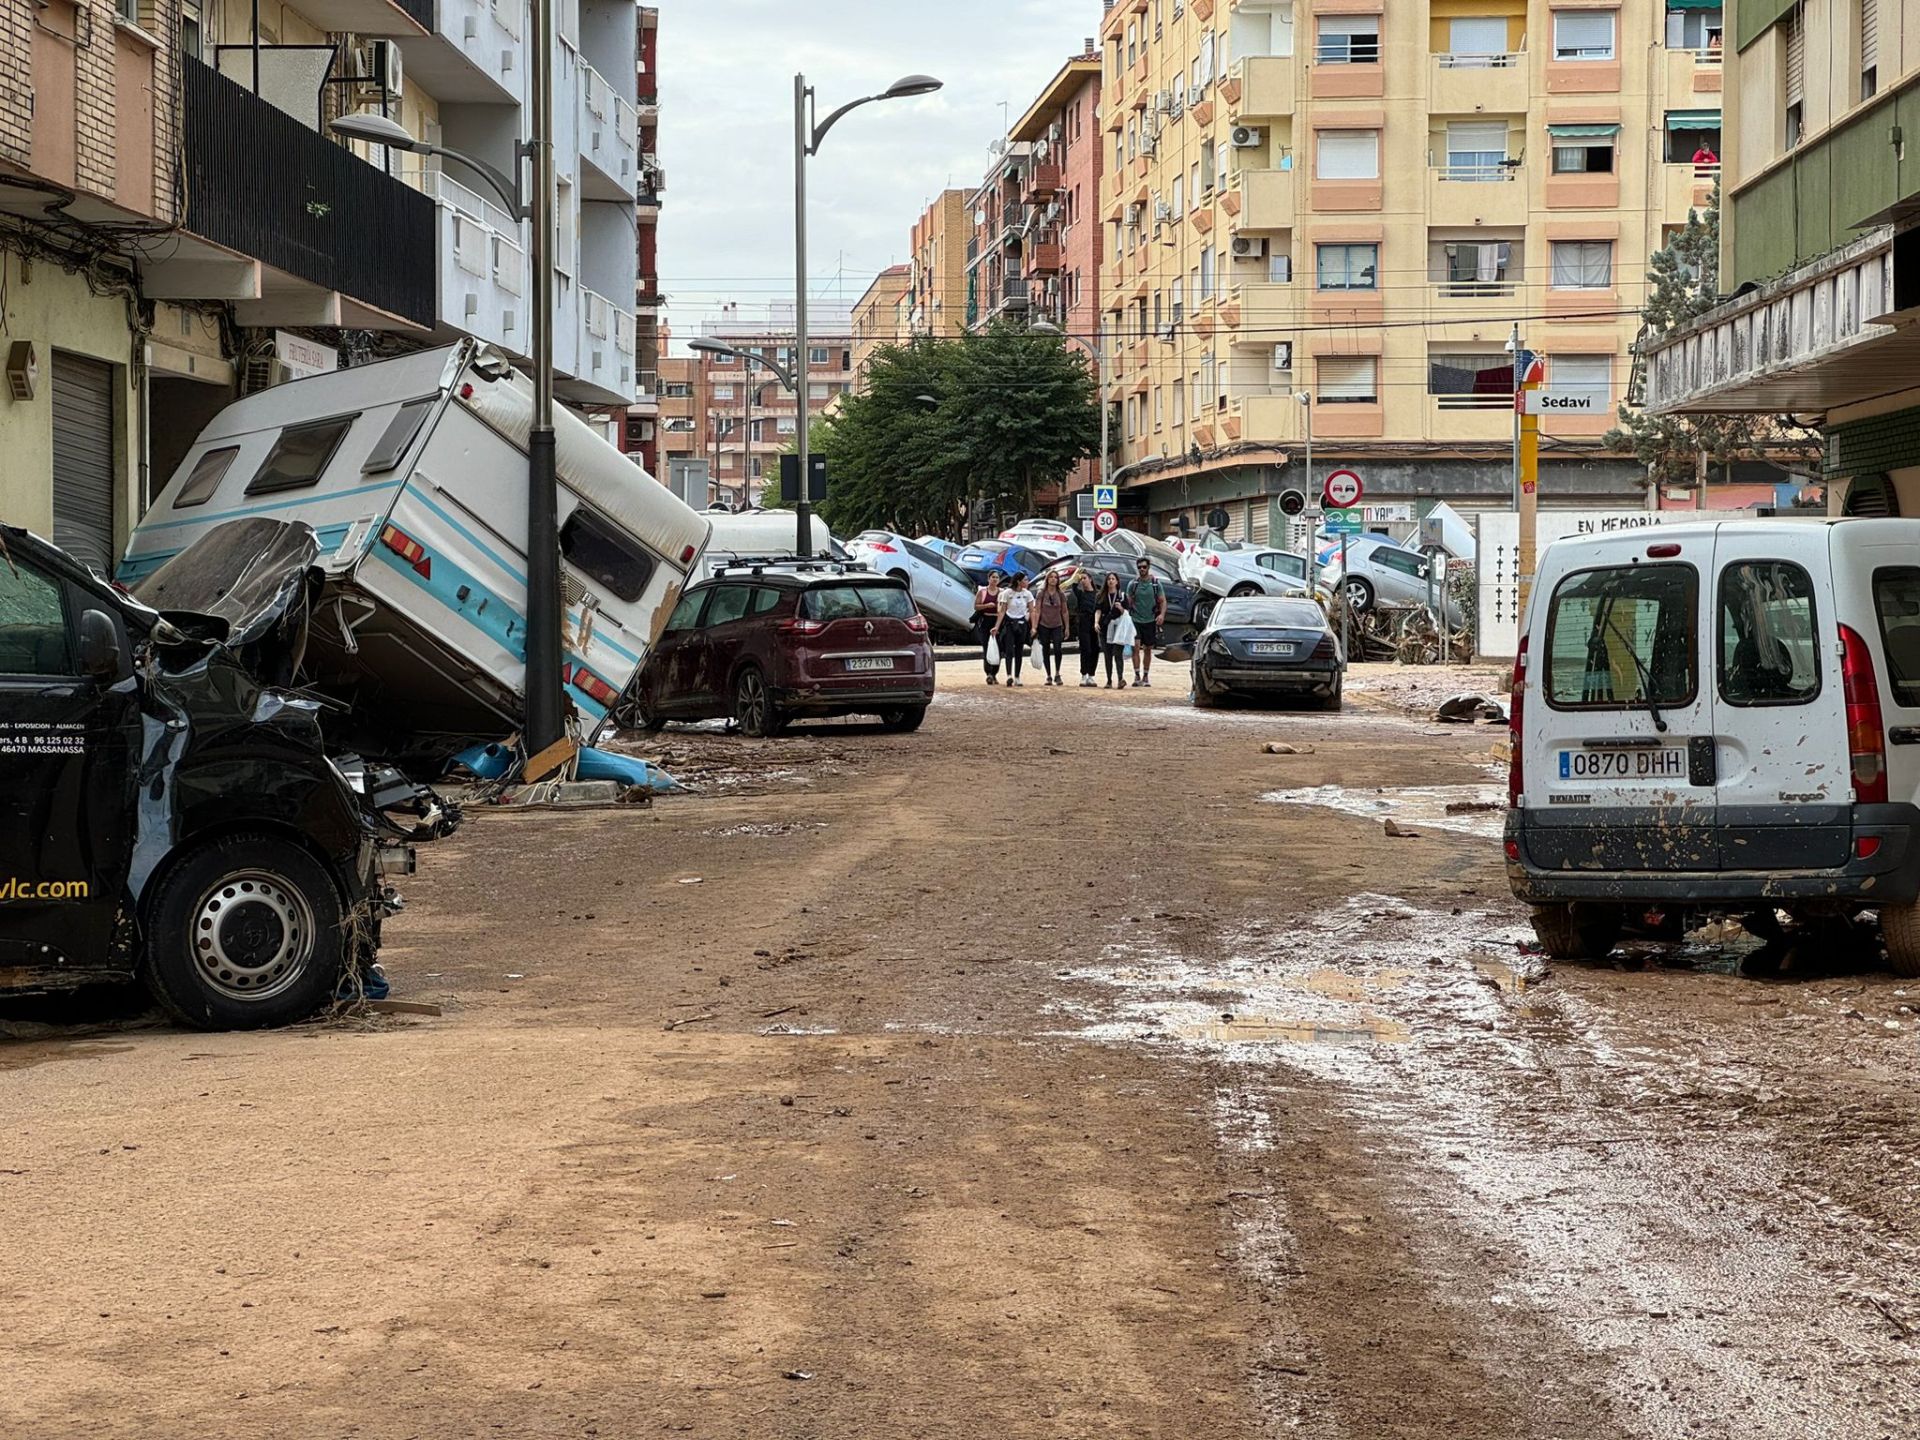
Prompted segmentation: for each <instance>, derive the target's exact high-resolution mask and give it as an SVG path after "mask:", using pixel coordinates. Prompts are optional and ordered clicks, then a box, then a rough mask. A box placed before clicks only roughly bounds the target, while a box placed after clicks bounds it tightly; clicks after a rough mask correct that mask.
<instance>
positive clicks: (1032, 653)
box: [1027, 631, 1047, 669]
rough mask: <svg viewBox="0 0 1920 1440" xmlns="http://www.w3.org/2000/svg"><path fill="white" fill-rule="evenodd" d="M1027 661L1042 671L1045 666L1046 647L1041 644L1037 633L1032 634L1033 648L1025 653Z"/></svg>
mask: <svg viewBox="0 0 1920 1440" xmlns="http://www.w3.org/2000/svg"><path fill="white" fill-rule="evenodd" d="M1027 659H1028V661H1029V662H1030V663H1032V664H1035V665H1038V666H1041V667H1042V668H1043V669H1044V668H1045V666H1046V663H1047V647H1046V646H1045V645H1044V644H1043V643H1042V642H1041V640H1040V634H1039V632H1038V631H1035V632H1034V636H1033V648H1032V649H1031V650H1029V651H1028V652H1027Z"/></svg>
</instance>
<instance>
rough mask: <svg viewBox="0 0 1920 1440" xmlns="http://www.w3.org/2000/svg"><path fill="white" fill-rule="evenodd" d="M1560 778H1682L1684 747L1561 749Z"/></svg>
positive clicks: (1684, 766) (1685, 776)
mask: <svg viewBox="0 0 1920 1440" xmlns="http://www.w3.org/2000/svg"><path fill="white" fill-rule="evenodd" d="M1560 778H1561V779H1562V780H1684V779H1686V778H1687V750H1686V747H1685V746H1684V745H1662V746H1659V747H1658V748H1652V747H1648V748H1641V749H1627V748H1622V749H1618V750H1611V749H1592V750H1562V751H1561V752H1560Z"/></svg>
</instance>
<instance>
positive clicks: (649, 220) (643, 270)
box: [620, 5, 667, 475]
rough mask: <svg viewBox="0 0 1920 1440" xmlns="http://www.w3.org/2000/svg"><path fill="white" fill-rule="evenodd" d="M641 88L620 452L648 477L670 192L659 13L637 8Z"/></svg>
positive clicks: (654, 466) (654, 462)
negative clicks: (663, 156) (629, 394)
mask: <svg viewBox="0 0 1920 1440" xmlns="http://www.w3.org/2000/svg"><path fill="white" fill-rule="evenodd" d="M637 14H638V17H639V36H638V41H639V44H638V60H637V65H636V69H637V70H638V72H639V73H638V77H637V78H638V82H639V83H638V85H637V86H636V88H635V93H634V106H635V109H636V110H637V112H638V123H639V126H640V183H639V187H638V189H637V190H636V192H635V194H634V252H635V274H634V301H633V304H634V314H633V347H634V349H633V365H634V395H633V403H632V404H631V405H629V406H628V407H627V417H626V425H625V428H624V430H623V431H622V434H621V445H620V448H621V449H623V450H625V451H626V452H627V454H628V455H630V456H632V457H633V458H634V459H635V461H637V462H638V463H639V464H640V465H641V466H642V467H644V468H645V469H646V470H647V471H648V473H650V474H655V475H658V474H659V473H661V471H660V463H659V461H660V444H659V428H660V387H659V380H660V357H661V355H662V354H663V353H665V342H664V340H663V338H662V334H661V321H660V306H661V302H662V298H663V297H662V296H661V294H660V194H661V192H662V191H663V190H665V189H666V188H667V177H666V172H665V171H664V170H663V169H662V168H661V165H660V146H659V138H658V137H659V132H660V79H659V74H660V72H659V63H660V9H659V7H658V6H656V5H642V6H640V7H638V10H637Z"/></svg>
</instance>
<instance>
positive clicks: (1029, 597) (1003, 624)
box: [993, 575, 1033, 685]
mask: <svg viewBox="0 0 1920 1440" xmlns="http://www.w3.org/2000/svg"><path fill="white" fill-rule="evenodd" d="M993 633H994V634H995V635H998V636H999V637H1000V658H1001V659H1002V660H1003V661H1005V662H1006V666H1007V684H1009V685H1018V684H1020V683H1021V681H1020V662H1021V661H1022V660H1024V659H1026V658H1027V647H1028V646H1029V645H1031V644H1032V643H1033V591H1031V590H1029V589H1028V588H1027V577H1026V576H1025V575H1016V576H1014V577H1013V588H1012V589H1011V590H1002V591H1001V592H1000V619H999V620H998V621H997V622H996V623H995V624H994V627H993Z"/></svg>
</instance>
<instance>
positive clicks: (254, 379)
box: [240, 355, 293, 395]
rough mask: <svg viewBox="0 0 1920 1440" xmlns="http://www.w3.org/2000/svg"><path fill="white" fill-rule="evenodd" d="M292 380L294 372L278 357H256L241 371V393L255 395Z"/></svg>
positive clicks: (251, 358)
mask: <svg viewBox="0 0 1920 1440" xmlns="http://www.w3.org/2000/svg"><path fill="white" fill-rule="evenodd" d="M292 378H293V371H292V370H290V369H288V368H287V363H286V361H284V360H282V359H280V358H279V357H278V356H276V355H255V356H252V357H250V358H249V359H248V360H247V363H246V367H245V368H244V369H243V370H242V371H241V374H240V391H241V393H242V394H244V395H253V394H257V393H258V392H259V391H262V390H266V389H270V388H271V387H273V386H275V385H284V384H285V383H286V382H287V381H289V380H291V379H292Z"/></svg>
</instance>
